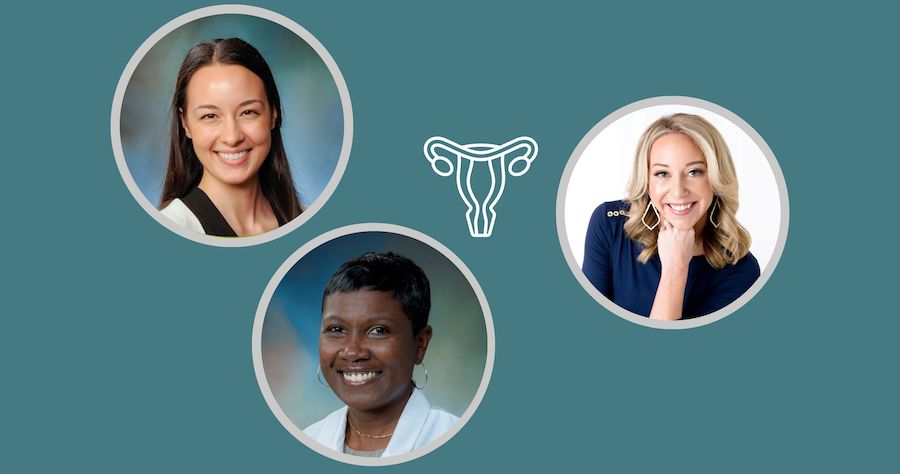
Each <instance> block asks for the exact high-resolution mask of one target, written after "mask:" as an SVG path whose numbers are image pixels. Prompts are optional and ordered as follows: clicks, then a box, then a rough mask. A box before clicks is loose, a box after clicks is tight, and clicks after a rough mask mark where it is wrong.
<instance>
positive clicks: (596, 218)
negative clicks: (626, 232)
mask: <svg viewBox="0 0 900 474" xmlns="http://www.w3.org/2000/svg"><path fill="white" fill-rule="evenodd" d="M628 208H629V206H628V203H627V202H625V201H609V202H604V203H603V204H601V205H599V206H597V208H596V209H594V213H593V214H592V215H591V220H590V223H589V224H588V233H589V235H590V234H594V235H595V236H597V237H598V238H600V237H601V236H609V235H615V234H619V233H622V226H624V225H625V221H627V220H628ZM602 238H603V239H607V238H609V237H602Z"/></svg>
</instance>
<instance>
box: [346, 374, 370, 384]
mask: <svg viewBox="0 0 900 474" xmlns="http://www.w3.org/2000/svg"><path fill="white" fill-rule="evenodd" d="M378 374H379V372H344V373H343V375H344V380H346V381H348V382H354V383H360V382H366V381H369V380H372V379H373V378H375V376H376V375H378Z"/></svg>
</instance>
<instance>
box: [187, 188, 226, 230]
mask: <svg viewBox="0 0 900 474" xmlns="http://www.w3.org/2000/svg"><path fill="white" fill-rule="evenodd" d="M181 202H183V203H184V205H185V206H187V208H188V209H190V210H191V212H193V213H194V215H195V216H197V219H198V220H199V221H200V225H202V226H203V231H204V232H206V235H215V236H217V237H237V236H238V235H237V233H236V232H235V231H234V229H232V228H231V226H230V225H228V221H226V220H225V217H223V216H222V213H221V212H219V209H217V208H216V205H215V204H213V202H212V201H210V199H209V196H207V195H206V193H204V192H203V190H202V189H200V188H194V189H192V190H191V192H189V193H187V195H186V196H185V197H183V198H181Z"/></svg>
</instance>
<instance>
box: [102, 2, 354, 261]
mask: <svg viewBox="0 0 900 474" xmlns="http://www.w3.org/2000/svg"><path fill="white" fill-rule="evenodd" d="M226 14H228V15H232V14H238V15H247V16H255V17H259V18H263V19H266V20H269V21H271V22H273V23H277V24H279V25H281V26H283V27H285V28H287V29H288V30H290V31H292V32H293V33H294V34H296V35H297V36H299V37H300V38H301V39H302V40H303V41H306V42H307V44H309V45H310V47H312V49H313V51H315V52H316V53H317V54H318V55H319V57H320V58H322V61H323V62H324V63H325V65H326V66H327V67H328V71H329V72H331V76H332V78H333V79H334V83H335V85H336V86H337V89H338V94H339V95H340V98H341V104H342V106H343V114H344V140H343V143H342V144H341V155H340V157H339V158H338V162H337V166H336V167H335V169H334V173H333V174H332V175H331V179H330V180H329V181H328V184H326V185H325V188H324V189H323V190H322V192H321V193H320V194H319V196H318V197H317V198H316V199H315V201H313V203H312V205H310V206H309V207H308V208H306V209H305V210H304V211H303V213H301V214H300V215H299V216H297V217H296V218H295V219H294V220H292V221H290V222H288V223H287V224H285V225H283V226H281V227H279V228H277V229H275V230H272V231H269V232H265V233H263V234H259V235H252V236H248V237H238V238H229V237H215V236H212V235H206V234H201V233H198V232H192V231H190V230H187V229H185V228H183V227H181V226H179V225H177V224H175V223H174V222H172V221H171V220H169V219H168V218H166V217H165V216H163V215H162V212H160V211H159V209H157V208H156V206H155V205H153V203H151V202H150V201H149V200H148V199H147V197H146V196H144V193H142V192H141V190H140V188H139V187H138V185H137V182H135V180H134V178H133V177H132V176H131V172H130V171H129V170H128V164H127V163H126V162H125V152H124V150H123V148H122V137H121V136H120V125H121V124H120V120H121V116H122V101H123V100H124V98H125V89H126V88H127V87H128V83H129V82H131V76H132V75H133V74H134V71H135V69H136V68H137V66H138V64H139V63H140V62H141V60H142V59H144V56H145V55H146V54H147V53H148V52H149V51H150V49H151V48H153V46H155V45H156V43H158V42H159V40H161V39H162V38H163V37H165V36H166V35H167V34H169V33H171V32H172V31H174V30H175V29H177V28H179V27H181V26H184V25H185V24H187V23H190V22H192V21H194V20H198V19H200V18H206V17H209V16H216V15H226ZM109 121H110V135H111V137H112V148H113V154H114V155H115V156H116V165H117V166H118V168H119V173H120V174H121V175H122V179H123V180H124V181H125V186H127V187H128V191H130V192H131V195H132V196H133V197H134V199H135V200H136V201H137V202H138V204H140V205H141V207H143V208H144V210H145V211H147V214H150V216H151V217H153V218H154V219H155V220H156V222H159V223H160V224H162V225H163V226H164V227H165V228H167V229H169V230H171V231H172V232H174V233H176V234H178V235H180V236H182V237H184V238H186V239H189V240H193V241H194V242H199V243H201V244H206V245H213V246H217V247H248V246H251V245H257V244H262V243H266V242H269V241H272V240H275V239H277V238H279V237H282V236H284V235H287V234H288V233H290V232H292V231H293V230H294V229H296V228H297V227H300V226H301V225H302V224H303V223H304V222H306V221H308V220H309V219H310V218H312V216H314V215H315V214H316V213H317V212H318V211H319V209H321V208H322V206H323V205H324V204H325V202H326V201H328V199H329V198H330V197H331V195H332V194H333V193H334V190H335V189H336V188H337V185H338V183H339V182H340V181H341V178H342V177H343V175H344V171H345V170H346V168H347V161H348V160H349V158H350V148H351V144H352V142H353V107H352V106H351V104H350V92H349V91H348V90H347V83H346V81H344V76H343V75H342V74H341V71H340V69H339V68H338V66H337V63H336V62H335V61H334V58H332V57H331V55H330V54H329V53H328V51H327V50H326V49H325V46H323V45H322V43H320V42H319V40H317V39H316V37H315V36H313V35H312V33H310V32H309V31H307V30H306V29H305V28H303V27H302V26H300V25H299V24H297V23H296V22H295V21H294V20H291V19H290V18H288V17H286V16H284V15H281V14H278V13H275V12H273V11H271V10H266V9H264V8H259V7H253V6H249V5H216V6H212V7H205V8H200V9H197V10H194V11H191V12H188V13H185V14H184V15H181V16H179V17H178V18H175V19H174V20H172V21H170V22H168V23H166V24H165V25H163V26H162V27H161V28H159V29H158V30H156V31H155V32H153V34H152V35H150V37H149V38H147V39H146V40H145V41H144V43H143V44H141V46H140V47H139V48H138V49H137V51H135V53H134V55H133V56H132V57H131V60H130V61H128V64H127V65H126V66H125V70H124V71H123V72H122V76H121V78H119V84H118V85H117V86H116V92H115V95H114V96H113V103H112V112H111V114H110V120H109Z"/></svg>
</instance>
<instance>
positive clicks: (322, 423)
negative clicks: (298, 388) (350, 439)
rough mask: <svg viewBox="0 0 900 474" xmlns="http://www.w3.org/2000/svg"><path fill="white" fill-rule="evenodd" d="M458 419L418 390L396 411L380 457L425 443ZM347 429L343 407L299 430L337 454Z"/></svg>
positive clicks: (399, 452)
mask: <svg viewBox="0 0 900 474" xmlns="http://www.w3.org/2000/svg"><path fill="white" fill-rule="evenodd" d="M457 421H459V418H458V417H456V416H453V415H451V414H450V413H447V412H445V411H444V410H441V409H440V408H432V407H431V404H430V403H428V399H427V398H425V394H424V393H422V391H421V390H419V389H413V393H412V395H410V397H409V400H408V401H407V402H406V406H405V407H404V408H403V413H402V414H400V420H398V421H397V427H396V428H394V436H392V437H391V441H390V442H389V443H388V445H387V448H385V450H384V454H382V455H381V456H382V457H387V456H397V455H399V454H405V453H408V452H410V451H414V450H416V449H419V448H421V447H424V446H426V445H428V443H431V442H432V441H434V440H435V439H437V438H438V437H440V436H441V435H442V434H444V433H446V432H447V430H449V429H450V428H452V427H453V425H455V424H456V422H457ZM346 430H347V407H346V406H345V407H343V408H341V409H339V410H336V411H334V412H332V413H331V414H330V415H328V416H326V417H325V418H323V419H321V420H319V421H317V422H316V423H314V424H312V425H310V426H309V427H308V428H306V429H305V430H303V432H304V433H306V434H307V435H309V436H311V437H312V438H313V439H315V440H316V441H317V442H319V443H320V444H323V445H325V446H327V447H329V448H331V449H333V450H335V451H337V452H339V453H343V452H344V433H345V432H346Z"/></svg>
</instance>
